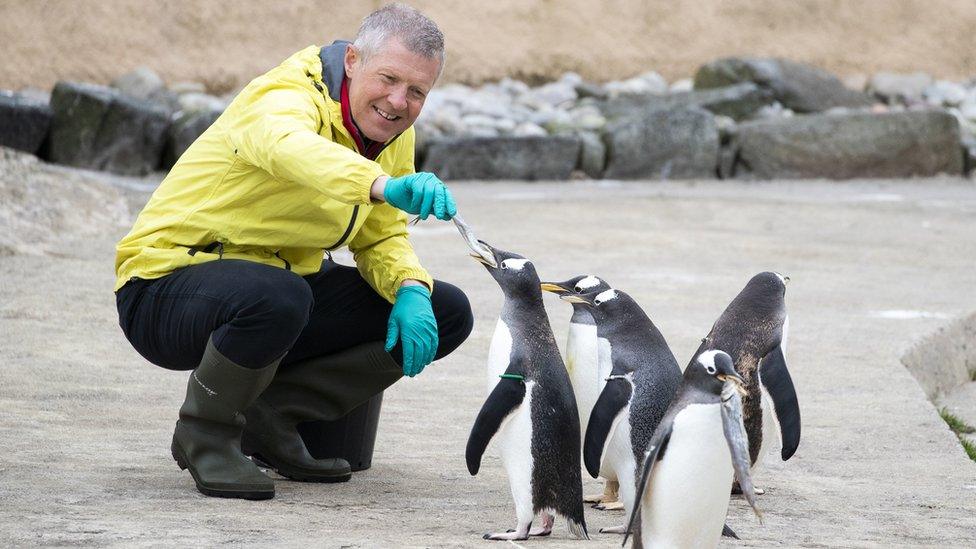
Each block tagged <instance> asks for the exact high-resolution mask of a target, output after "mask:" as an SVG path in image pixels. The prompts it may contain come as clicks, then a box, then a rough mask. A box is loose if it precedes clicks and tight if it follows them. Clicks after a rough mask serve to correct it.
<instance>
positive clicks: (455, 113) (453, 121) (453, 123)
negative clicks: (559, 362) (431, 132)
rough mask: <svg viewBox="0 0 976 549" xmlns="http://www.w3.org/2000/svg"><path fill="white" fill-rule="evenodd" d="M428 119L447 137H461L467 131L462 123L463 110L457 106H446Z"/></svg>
mask: <svg viewBox="0 0 976 549" xmlns="http://www.w3.org/2000/svg"><path fill="white" fill-rule="evenodd" d="M428 119H429V120H430V122H431V123H432V124H433V125H434V126H436V127H437V129H438V130H440V131H441V132H442V133H444V134H445V135H460V134H462V133H464V131H465V129H466V128H465V127H464V122H462V121H461V108H460V107H458V106H456V105H445V106H443V107H441V108H440V109H439V110H437V111H435V112H434V113H433V114H432V115H430V117H429V118H428Z"/></svg>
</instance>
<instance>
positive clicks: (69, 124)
mask: <svg viewBox="0 0 976 549" xmlns="http://www.w3.org/2000/svg"><path fill="white" fill-rule="evenodd" d="M51 108H52V109H53V111H54V118H53V120H52V122H51V137H50V147H49V150H48V155H49V157H50V160H51V161H53V162H58V163H60V164H67V165H70V166H76V167H79V168H88V169H95V170H105V171H110V172H114V173H119V174H124V175H143V174H146V173H149V172H150V171H152V170H154V169H156V168H158V167H159V165H160V161H161V159H162V155H163V147H164V145H165V143H166V130H167V128H168V127H169V124H170V113H169V111H168V110H166V109H165V108H164V107H162V106H160V105H158V104H154V103H151V102H147V101H141V100H137V99H134V98H131V97H126V96H123V95H122V94H120V93H119V92H117V91H116V90H113V89H111V88H107V87H104V86H95V85H91V84H77V83H70V82H59V83H58V84H57V85H56V86H55V87H54V92H53V93H52V94H51Z"/></svg>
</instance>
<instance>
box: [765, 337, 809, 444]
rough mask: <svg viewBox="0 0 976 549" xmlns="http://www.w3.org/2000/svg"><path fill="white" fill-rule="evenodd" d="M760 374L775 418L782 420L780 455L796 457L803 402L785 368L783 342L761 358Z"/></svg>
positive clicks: (780, 421) (780, 426) (780, 422)
mask: <svg viewBox="0 0 976 549" xmlns="http://www.w3.org/2000/svg"><path fill="white" fill-rule="evenodd" d="M759 377H760V379H761V380H762V384H763V386H764V387H766V391H768V392H769V396H771V397H772V399H773V410H774V412H775V414H776V421H778V422H779V436H780V443H781V444H782V446H783V450H782V453H781V456H782V458H783V461H786V460H788V459H790V458H791V457H793V454H794V453H795V452H796V449H797V447H798V446H799V445H800V404H799V402H798V401H797V398H796V389H794V388H793V379H792V378H791V377H790V372H789V370H787V369H786V357H785V356H784V355H783V346H782V345H777V346H776V348H775V349H773V350H772V351H770V352H769V354H767V355H766V356H764V357H763V358H762V361H761V362H760V363H759Z"/></svg>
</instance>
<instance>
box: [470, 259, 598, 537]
mask: <svg viewBox="0 0 976 549" xmlns="http://www.w3.org/2000/svg"><path fill="white" fill-rule="evenodd" d="M479 243H480V244H481V245H483V246H484V248H483V251H481V249H480V248H478V249H476V251H478V254H472V255H474V257H475V259H478V260H479V261H481V263H483V264H484V265H485V267H486V268H487V269H488V272H489V273H491V276H492V277H493V278H494V279H495V281H496V282H498V285H499V286H500V287H501V289H502V293H503V294H504V296H505V301H504V304H503V305H502V312H501V317H500V318H499V320H498V324H497V325H496V327H495V334H494V336H493V337H492V342H491V349H490V350H489V353H488V370H489V371H490V372H493V375H495V376H496V377H495V386H494V388H493V390H492V391H491V394H490V395H489V396H488V399H487V400H486V401H485V403H484V405H483V406H482V407H481V411H480V412H479V413H478V417H477V419H475V423H474V426H473V427H472V428H471V435H470V436H469V438H468V444H467V448H466V450H465V458H466V460H467V465H468V471H469V472H470V473H471V474H472V475H475V474H477V473H478V469H479V468H480V467H481V456H482V454H484V451H485V448H486V447H487V446H488V443H489V442H490V441H491V440H492V438H497V439H498V445H499V446H500V448H501V457H502V464H503V465H504V466H505V470H506V472H507V473H508V478H509V483H510V485H511V489H512V496H513V497H514V499H515V514H516V516H517V518H518V524H517V526H516V527H515V529H514V530H511V531H509V532H507V533H497V534H485V539H493V540H524V539H527V538H528V537H529V536H545V535H548V534H549V533H550V531H551V530H552V525H553V521H554V518H555V517H554V514H559V515H562V516H564V517H566V518H567V519H568V520H569V530H570V532H571V533H573V534H574V535H575V536H577V537H579V538H583V539H589V537H588V536H587V533H586V522H585V521H584V518H583V484H582V478H581V474H580V428H579V416H578V415H577V412H576V399H575V397H574V396H573V387H572V385H570V382H569V376H568V375H567V373H566V366H565V365H564V364H563V360H562V357H561V356H560V355H559V348H558V347H557V345H556V339H555V337H553V334H552V328H551V327H550V325H549V317H548V316H546V310H545V307H544V306H543V303H542V290H541V289H540V282H539V276H538V275H537V274H536V271H535V267H534V266H533V265H532V263H531V262H529V260H527V259H525V258H524V257H522V256H519V255H516V254H513V253H511V252H505V251H502V250H496V249H494V248H492V247H491V246H489V245H487V244H485V243H484V242H479ZM539 513H541V514H542V524H541V526H540V527H538V528H536V529H533V530H530V527H531V525H532V521H533V519H534V518H535V515H536V514H539Z"/></svg>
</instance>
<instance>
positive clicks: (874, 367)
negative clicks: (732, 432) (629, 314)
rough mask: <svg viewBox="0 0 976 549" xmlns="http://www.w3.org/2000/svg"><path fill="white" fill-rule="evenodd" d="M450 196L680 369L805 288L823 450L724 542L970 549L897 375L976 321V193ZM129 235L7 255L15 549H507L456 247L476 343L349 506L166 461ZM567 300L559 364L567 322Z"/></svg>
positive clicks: (0, 377)
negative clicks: (478, 424) (256, 489)
mask: <svg viewBox="0 0 976 549" xmlns="http://www.w3.org/2000/svg"><path fill="white" fill-rule="evenodd" d="M452 188H453V189H454V191H455V193H456V196H457V200H458V203H459V205H460V211H461V212H462V213H463V214H464V216H465V218H466V220H467V221H468V222H469V223H470V224H471V225H472V226H473V227H474V228H475V229H476V230H477V231H478V233H479V235H480V236H481V237H482V238H483V239H484V240H486V241H488V242H490V243H492V244H493V245H496V246H498V247H500V248H503V249H508V250H513V251H518V252H520V253H522V254H523V255H525V256H526V257H528V258H530V259H532V260H533V262H534V263H535V265H536V268H537V269H538V271H539V273H540V274H541V275H542V276H543V277H544V278H550V279H558V280H561V279H565V278H569V277H570V276H572V275H575V274H578V273H582V272H589V273H594V274H598V275H600V276H603V277H605V278H606V279H608V280H609V281H611V282H612V283H613V284H614V285H615V286H616V287H618V288H620V289H623V290H625V291H627V292H629V293H631V294H632V295H633V296H634V297H636V298H637V299H638V300H639V301H640V302H641V303H642V304H643V305H644V307H645V309H646V311H647V312H648V313H649V315H650V316H651V318H652V319H653V320H654V321H655V323H656V324H657V325H658V327H659V328H660V329H661V331H662V332H663V333H664V335H665V337H667V339H668V341H669V343H670V344H671V346H672V349H673V351H674V353H675V355H676V357H677V358H678V362H679V363H680V364H682V365H684V364H686V363H687V361H688V360H689V358H690V356H691V353H692V352H693V351H694V349H695V348H696V347H697V344H698V340H699V338H701V337H702V336H703V335H705V333H707V332H708V330H709V328H710V326H711V323H712V322H713V321H714V319H715V318H716V317H717V315H718V314H719V313H721V311H722V310H723V309H724V308H725V306H726V305H727V304H728V302H729V300H730V299H731V298H732V297H733V296H734V295H735V294H736V293H737V292H738V291H739V289H741V287H742V286H743V285H744V284H745V282H746V281H747V280H748V279H749V278H750V277H751V276H752V275H753V274H755V273H757V272H759V271H763V270H770V269H771V270H776V271H779V272H782V273H785V274H788V275H789V276H790V277H791V279H792V281H791V283H790V286H789V288H788V293H787V304H788V307H789V310H790V314H791V334H790V348H789V350H788V355H787V359H788V363H789V366H790V370H791V372H792V375H793V378H794V381H795V384H796V387H797V391H798V394H799V398H800V404H801V407H802V412H803V439H802V442H801V444H800V448H799V451H798V452H797V454H796V456H794V458H793V459H792V460H790V461H789V462H785V463H784V462H780V461H778V458H777V459H772V458H771V459H770V460H768V461H767V463H766V465H765V466H764V467H763V468H762V469H761V470H760V471H759V472H758V473H757V474H756V477H755V480H756V482H757V484H758V485H759V486H762V487H765V488H766V489H767V492H766V494H765V495H764V496H761V497H760V498H759V505H760V506H761V508H762V509H763V511H764V512H765V522H764V524H762V525H760V524H759V523H758V522H757V521H756V519H755V518H754V517H753V516H752V514H751V513H750V512H749V511H748V508H747V507H746V506H745V504H744V503H743V502H742V500H734V501H733V503H732V505H731V508H730V516H729V524H731V525H732V526H733V527H734V528H735V529H736V530H737V531H738V533H739V535H740V536H741V537H742V541H741V542H727V541H726V542H723V545H725V546H790V547H795V546H808V547H811V546H816V547H820V546H846V547H849V546H856V547H868V546H880V545H885V546H890V545H904V546H929V547H931V546H940V547H945V546H957V547H966V546H968V547H971V546H972V545H973V543H974V540H976V463H974V462H972V461H970V460H969V459H967V457H966V455H965V454H964V452H963V450H962V448H961V446H960V445H959V443H958V441H957V440H956V437H955V436H954V435H953V434H952V433H951V432H950V431H949V429H948V428H947V426H946V425H945V423H944V422H943V421H942V420H941V419H940V417H939V415H938V413H937V411H936V409H935V407H934V406H933V405H932V404H931V403H930V402H929V401H928V400H927V399H926V397H925V395H924V393H923V391H922V390H921V389H920V388H919V386H918V385H917V384H916V382H915V380H914V379H913V378H912V376H911V375H910V374H909V373H908V372H907V371H906V370H905V368H904V367H903V366H902V365H901V364H900V363H899V357H900V356H901V354H902V352H903V351H904V350H905V349H907V348H908V346H909V345H910V344H911V342H912V341H914V340H916V339H918V338H920V337H922V336H924V335H925V334H927V333H929V332H930V331H932V330H934V329H935V328H937V327H938V326H939V325H941V324H943V323H946V322H949V321H950V320H951V319H952V318H956V317H959V316H961V315H964V314H967V313H970V312H972V311H974V310H976V291H974V285H976V271H974V269H973V264H974V259H976V237H974V235H976V186H974V184H973V182H972V181H962V180H954V179H953V180H942V179H934V180H909V181H852V182H843V183H829V182H815V181H804V182H789V181H779V182H770V183H742V182H728V181H709V182H697V183H658V182H653V183H626V184H619V183H610V182H603V183H594V182H574V183H562V184H524V183H497V184H480V183H464V184H461V183H458V184H455V185H453V187H452ZM142 199H144V196H140V195H135V198H134V199H133V202H134V203H137V204H138V203H139V202H140V200H142ZM126 230H127V227H120V228H118V229H117V230H115V231H114V232H112V233H111V234H103V235H101V236H98V237H94V238H88V239H85V240H77V239H73V238H71V237H70V235H65V237H64V240H63V246H62V247H61V251H60V252H59V253H56V254H54V253H48V254H46V255H40V256H25V255H8V256H5V257H0V334H2V338H0V342H2V343H0V363H2V366H0V444H2V447H3V451H2V452H0V544H2V545H3V546H25V547H26V546H31V547H32V546H53V545H92V546H125V547H138V546H211V545H235V546H237V545H241V546H268V545H275V546H300V545H301V546H322V547H340V546H341V547H492V546H494V545H493V544H492V542H486V541H482V540H481V535H482V534H483V533H484V532H487V531H498V530H500V529H506V528H509V527H512V526H514V509H513V506H512V500H511V496H510V494H509V489H508V484H507V478H506V476H505V472H504V470H503V469H502V467H501V463H500V461H499V459H498V458H497V454H496V453H495V450H494V449H493V448H492V447H489V453H488V457H487V458H486V460H485V462H484V464H483V467H482V470H481V473H480V474H479V475H478V476H477V477H471V476H469V475H468V473H467V471H466V468H465V464H464V457H463V453H464V445H465V441H466V438H467V434H468V430H469V429H470V427H471V424H472V422H473V420H474V418H475V415H476V414H477V412H478V409H479V407H480V406H481V403H482V402H483V400H484V397H485V394H484V386H483V385H484V371H483V368H484V363H485V358H486V354H487V349H488V344H489V341H490V339H491V331H492V329H493V327H494V321H495V318H496V315H497V313H498V310H499V307H500V304H501V294H500V292H499V291H498V289H497V287H496V286H495V283H494V282H493V280H492V279H491V278H490V277H489V276H488V274H487V273H485V272H484V269H483V268H482V267H481V266H480V265H478V264H477V263H475V262H474V261H473V260H471V259H469V258H468V257H467V249H466V247H465V245H464V243H463V242H462V240H461V239H460V238H459V237H458V236H457V233H456V231H455V229H454V228H453V226H452V225H449V224H441V223H436V222H430V221H428V222H426V223H424V224H422V225H420V226H419V227H417V228H416V229H415V230H414V241H415V243H416V247H417V249H418V252H419V254H420V255H421V257H422V258H423V259H424V261H425V263H426V264H427V265H428V267H429V269H430V270H431V271H432V272H433V273H434V274H435V276H437V277H439V278H443V279H445V280H449V281H452V282H454V283H455V284H457V285H459V286H460V287H462V288H463V289H464V290H465V291H467V292H468V295H469V296H470V298H471V302H472V305H473V307H474V311H475V315H476V324H475V329H474V333H473V334H472V336H471V338H470V339H469V340H468V341H467V342H466V343H465V344H464V345H463V346H462V347H461V348H460V349H459V350H458V351H457V352H456V353H455V354H453V355H451V356H450V357H448V358H446V359H444V360H442V361H441V362H439V363H436V364H434V365H432V366H430V367H429V368H428V369H427V370H426V371H425V372H424V373H423V374H422V375H420V376H419V377H417V378H415V379H405V380H403V381H402V382H400V383H398V384H397V385H396V386H395V387H393V388H392V389H391V390H389V391H388V392H387V395H386V401H385V403H384V408H383V415H382V421H381V425H380V430H379V436H378V440H377V445H376V454H375V457H374V460H373V468H372V469H370V470H368V471H365V472H362V473H358V474H356V475H354V476H353V480H352V481H351V482H349V483H346V484H342V485H314V484H302V483H295V482H288V481H281V482H278V484H277V490H278V494H277V497H276V498H275V499H273V500H271V501H265V502H246V501H228V500H218V499H211V498H206V497H204V496H202V495H200V494H199V493H197V491H196V490H195V489H194V487H193V482H192V480H191V478H190V476H189V474H187V473H185V472H180V470H179V469H178V468H177V467H176V465H175V463H174V462H173V460H172V458H171V457H170V456H169V443H170V437H171V434H172V430H173V423H174V421H175V420H176V415H177V409H178V407H179V405H180V403H181V400H182V395H183V391H184V387H185V381H186V374H185V373H176V372H169V371H165V370H162V369H160V368H156V367H154V366H152V365H150V364H149V363H147V362H146V361H145V360H143V359H142V358H141V357H140V356H139V355H138V354H137V353H136V352H135V351H134V350H133V349H132V348H131V347H130V346H129V345H128V343H127V342H126V341H125V339H124V338H123V336H122V334H121V332H120V330H119V328H118V326H117V316H116V312H115V309H114V300H113V295H112V293H111V287H112V282H113V275H112V259H113V244H114V242H115V241H116V240H117V238H118V237H120V236H121V235H122V234H123V233H124V232H125V231H126ZM546 299H547V302H546V303H547V306H548V308H549V313H550V316H551V318H552V322H553V326H554V329H555V332H556V335H557V339H558V340H560V344H563V343H564V341H565V333H566V327H567V320H568V317H569V313H570V309H569V306H568V305H566V304H564V303H561V302H559V301H558V300H556V299H554V298H550V297H547V298H546ZM585 484H586V486H585V487H584V489H585V491H586V492H592V491H595V490H597V489H598V487H597V484H596V482H595V481H593V480H589V479H588V480H586V481H585ZM586 520H587V525H588V526H589V530H590V533H591V538H592V539H591V540H590V541H575V540H573V539H571V538H570V536H569V533H568V531H567V529H566V524H565V521H564V520H562V519H559V520H558V522H557V524H556V528H555V530H554V532H553V535H552V536H551V537H550V538H548V539H532V540H530V541H528V542H524V545H525V546H530V545H531V546H546V547H553V548H555V547H616V546H618V545H619V543H620V537H619V536H616V535H605V534H599V533H597V530H598V529H599V528H600V527H605V526H611V525H615V524H617V523H619V522H621V521H622V520H623V516H622V512H603V511H597V510H595V509H589V508H588V509H587V512H586ZM506 545H507V544H506Z"/></svg>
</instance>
